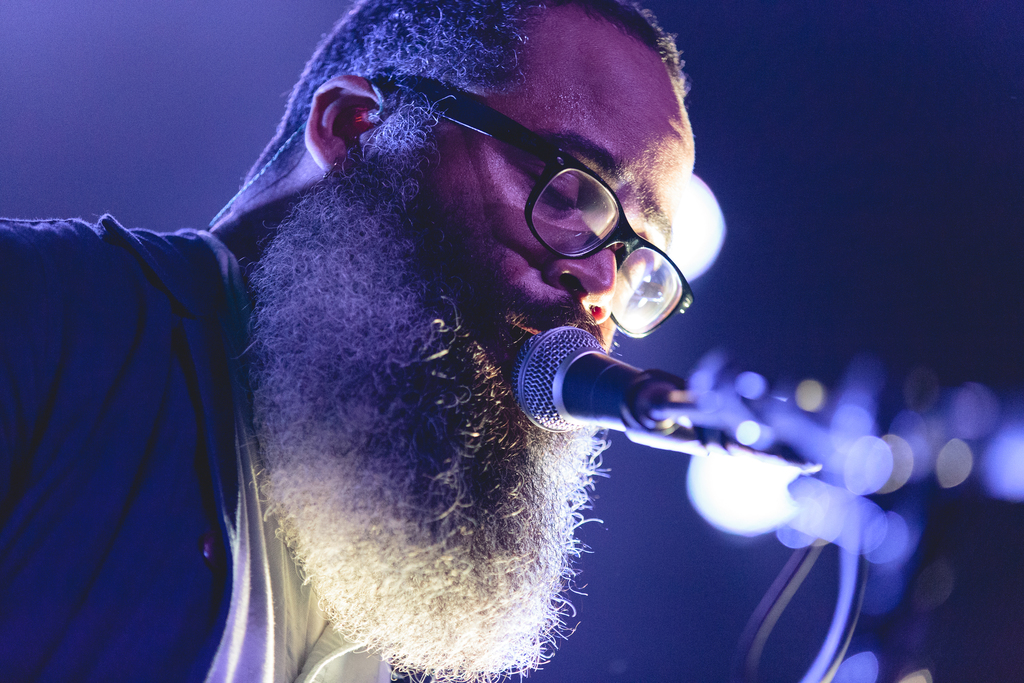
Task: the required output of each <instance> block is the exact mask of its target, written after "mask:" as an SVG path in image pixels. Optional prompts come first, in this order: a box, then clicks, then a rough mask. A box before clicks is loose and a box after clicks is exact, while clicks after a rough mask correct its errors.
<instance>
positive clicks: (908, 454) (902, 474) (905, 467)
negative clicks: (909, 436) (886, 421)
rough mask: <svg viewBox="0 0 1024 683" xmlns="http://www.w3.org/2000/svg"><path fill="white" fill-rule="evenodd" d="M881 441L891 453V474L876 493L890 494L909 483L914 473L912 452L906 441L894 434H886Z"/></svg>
mask: <svg viewBox="0 0 1024 683" xmlns="http://www.w3.org/2000/svg"><path fill="white" fill-rule="evenodd" d="M882 441H884V442H885V443H886V444H888V446H889V451H890V452H891V453H892V474H890V475H889V480H888V481H887V482H885V484H884V485H882V488H880V489H878V491H877V493H892V492H893V491H896V490H898V489H899V488H900V487H902V486H903V485H904V484H906V483H907V482H908V481H910V476H911V475H912V474H913V473H914V450H913V449H912V448H911V447H910V444H909V443H907V440H906V439H904V438H903V437H901V436H897V435H895V434H886V435H885V436H883V437H882Z"/></svg>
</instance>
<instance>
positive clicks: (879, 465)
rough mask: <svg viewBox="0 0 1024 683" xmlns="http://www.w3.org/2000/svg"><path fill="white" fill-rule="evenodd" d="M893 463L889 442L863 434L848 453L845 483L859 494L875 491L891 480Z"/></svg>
mask: <svg viewBox="0 0 1024 683" xmlns="http://www.w3.org/2000/svg"><path fill="white" fill-rule="evenodd" d="M892 463H893V457H892V451H891V450H890V449H889V444H887V443H886V442H885V441H883V440H882V439H879V438H878V437H875V436H862V437H861V438H859V439H857V440H856V441H855V442H854V443H853V445H852V446H851V447H850V450H849V452H848V453H847V454H846V462H845V463H844V464H843V483H844V484H845V485H846V488H847V489H848V490H849V491H850V492H852V493H855V494H857V495H858V496H866V495H867V494H869V493H874V492H875V491H877V490H878V489H880V488H882V486H883V485H885V483H886V482H887V481H889V475H891V474H892V469H893V465H892Z"/></svg>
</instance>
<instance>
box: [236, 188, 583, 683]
mask: <svg viewBox="0 0 1024 683" xmlns="http://www.w3.org/2000/svg"><path fill="white" fill-rule="evenodd" d="M405 190H406V192H405V194H406V195H408V194H409V192H408V190H409V186H406V188H405ZM366 192H367V188H366V187H365V186H360V182H359V181H358V180H352V179H343V180H334V181H330V182H325V183H324V184H323V187H322V188H320V189H319V190H317V191H315V192H313V193H311V194H310V195H309V196H308V197H306V198H305V199H304V200H303V202H302V203H301V204H300V205H299V206H298V207H297V208H296V210H295V212H294V214H293V216H292V217H291V218H290V220H289V221H287V222H286V223H285V224H283V225H282V226H281V228H280V231H279V233H278V235H277V236H276V237H275V238H274V240H273V242H272V244H271V245H270V247H269V249H268V251H267V252H266V254H265V255H264V256H263V258H262V259H261V265H260V267H259V271H258V273H257V274H256V276H255V277H254V287H255V290H256V294H257V301H258V306H257V310H256V318H255V323H256V325H255V333H254V355H255V358H256V363H255V366H254V372H253V385H254V396H255V415H256V425H257V430H258V435H259V439H260V443H261V446H262V449H263V457H264V460H265V463H264V464H265V467H266V473H265V477H264V481H263V482H262V490H263V493H264V495H265V496H266V497H267V499H268V501H269V502H270V505H271V507H272V508H273V509H274V511H275V513H276V514H277V515H278V517H279V519H280V520H281V527H282V532H283V534H284V538H285V540H286V542H287V543H288V545H289V547H290V548H291V549H292V552H293V553H294V555H295V558H296V560H297V563H298V565H299V567H300V569H301V571H302V572H304V576H305V577H306V578H307V580H308V581H311V582H312V584H313V587H314V588H315V590H316V592H317V593H318V595H319V597H320V599H321V605H322V607H323V608H324V609H325V611H326V613H327V616H328V617H329V619H330V620H331V622H332V624H333V625H334V627H335V629H337V630H338V631H339V632H340V633H341V634H342V635H343V636H345V637H346V638H347V639H349V640H350V641H353V642H356V643H360V644H364V645H366V646H367V647H368V648H370V649H371V650H372V651H375V652H378V653H380V654H381V655H382V657H383V658H384V659H385V660H386V661H388V662H389V663H391V664H392V666H394V667H395V668H396V669H398V670H404V671H419V672H425V673H429V674H431V675H433V676H434V677H435V678H437V679H443V680H452V681H484V680H491V679H494V678H496V677H497V676H496V675H497V674H499V673H500V672H506V673H516V672H520V671H527V670H530V669H532V668H536V666H537V665H538V664H540V663H541V662H542V661H543V659H544V658H545V657H546V656H547V655H548V654H550V646H551V644H552V642H553V640H554V639H555V638H556V637H557V636H558V635H559V634H560V632H561V630H562V627H561V618H562V615H563V613H564V612H565V610H566V609H567V608H568V603H567V602H566V601H565V598H564V597H563V593H564V592H565V590H566V588H567V586H568V583H569V582H570V580H571V578H572V576H573V570H572V566H571V560H572V558H573V557H574V556H576V555H577V554H578V552H579V546H578V542H577V541H576V540H575V539H574V533H573V532H574V529H575V528H576V527H577V526H578V525H579V523H580V521H581V520H582V512H581V511H582V510H583V509H584V508H585V507H586V505H587V503H588V493H587V492H588V489H589V487H590V485H591V481H592V475H593V473H594V471H595V466H596V463H597V458H598V455H599V453H600V451H601V448H602V443H601V442H600V441H599V440H595V436H594V434H593V433H592V432H589V431H581V432H576V433H570V434H555V433H551V432H544V431H542V430H539V429H537V428H535V427H533V426H532V425H530V424H529V423H528V422H527V421H526V419H525V418H524V417H523V415H522V413H521V411H520V410H519V409H518V407H517V406H516V405H515V402H514V399H513V397H512V395H511V391H510V389H509V386H508V383H507V381H506V380H505V378H504V376H503V375H502V371H501V367H500V366H499V363H500V362H501V361H498V360H496V359H494V358H492V357H491V355H489V352H488V351H487V349H486V345H485V344H481V342H480V339H479V337H481V336H492V337H493V336H497V337H500V336H502V335H501V334H500V333H495V334H492V333H493V332H494V329H493V328H494V325H491V324H489V323H488V329H489V330H490V332H488V333H487V335H483V334H477V333H476V332H475V331H474V329H473V325H471V324H469V322H470V321H468V320H466V319H464V318H463V317H461V316H462V313H461V312H460V301H459V299H460V298H462V299H465V298H466V291H470V290H471V289H472V288H471V287H470V288H467V289H466V290H465V291H462V290H460V291H459V292H455V291H453V290H451V289H450V288H448V287H447V286H446V282H445V280H446V279H447V278H446V277H445V276H444V275H442V274H441V273H440V271H439V270H438V269H437V268H435V267H433V266H430V265H428V264H425V263H424V260H425V259H424V257H423V255H422V249H421V248H422V246H423V239H422V238H416V237H415V236H410V231H409V223H410V220H409V218H408V214H409V211H408V210H407V209H406V208H405V207H404V206H403V205H402V202H395V201H390V202H379V201H376V202H375V201H370V202H367V201H365V196H366ZM392 196H393V195H392ZM513 298H514V297H509V299H510V300H511V299H513ZM461 308H464V309H466V310H477V309H479V308H481V307H480V306H478V305H475V304H473V303H472V302H470V303H469V304H468V305H466V306H462V307H461ZM504 315H505V317H506V318H511V317H514V314H513V313H512V312H506V314H504ZM499 317H501V316H499Z"/></svg>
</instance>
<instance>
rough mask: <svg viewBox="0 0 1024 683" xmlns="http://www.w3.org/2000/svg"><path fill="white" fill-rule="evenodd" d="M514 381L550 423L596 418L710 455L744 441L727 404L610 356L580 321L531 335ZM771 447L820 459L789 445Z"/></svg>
mask: <svg viewBox="0 0 1024 683" xmlns="http://www.w3.org/2000/svg"><path fill="white" fill-rule="evenodd" d="M512 386H513V390H514V392H515V397H516V401H517V402H518V403H519V406H520V407H521V408H522V409H523V412H525V413H526V416H527V417H528V418H529V419H530V421H531V422H532V423H533V424H535V425H537V426H538V427H541V428H543V429H547V430H550V431H556V432H561V431H569V430H572V429H578V428H580V427H582V426H586V425H592V426H597V427H602V428H604V429H613V430H616V431H620V432H625V434H626V437H627V438H629V440H630V441H633V442H635V443H639V444H643V445H646V446H651V447H654V448H660V449H663V450H671V451H678V452H682V453H690V454H693V455H706V454H707V447H708V445H710V444H717V445H718V446H719V447H722V448H723V449H726V450H732V449H733V448H734V447H739V444H738V443H737V442H736V440H735V439H734V438H733V437H734V436H735V434H734V432H735V425H733V424H732V423H733V422H735V421H736V419H735V418H733V417H731V416H730V415H728V414H727V413H728V412H729V411H722V410H715V408H714V407H711V409H710V410H709V409H708V406H705V405H701V404H700V401H699V397H698V396H697V395H695V394H694V392H691V391H690V390H689V389H688V388H687V383H686V380H684V379H682V378H681V377H676V376H674V375H671V374H669V373H667V372H662V371H660V370H640V369H639V368H635V367H633V366H632V365H629V364H628V363H624V362H622V361H620V360H618V359H615V358H612V357H611V356H609V355H607V354H606V353H605V352H604V349H603V348H602V347H601V344H600V342H598V340H597V339H596V338H595V337H594V335H592V334H590V333H589V332H586V331H585V330H581V329H579V328H577V327H556V328H553V329H550V330H548V331H546V332H542V333H540V334H537V335H534V336H533V337H531V338H530V339H528V340H527V341H526V343H525V344H523V347H522V348H521V349H520V351H519V355H518V356H517V358H516V363H515V367H514V369H513V371H512ZM744 450H746V449H744ZM748 452H753V453H760V451H749V450H748ZM763 454H764V453H763ZM765 455H771V456H774V457H776V458H781V459H783V460H786V461H788V462H790V463H791V464H795V465H798V466H800V467H801V468H808V466H810V468H811V469H817V468H818V467H819V466H818V465H816V464H814V465H811V464H810V463H808V461H807V460H805V459H804V458H802V457H800V456H799V455H797V454H796V453H795V452H794V451H793V450H792V449H790V448H782V449H781V450H780V452H778V453H766V454H765Z"/></svg>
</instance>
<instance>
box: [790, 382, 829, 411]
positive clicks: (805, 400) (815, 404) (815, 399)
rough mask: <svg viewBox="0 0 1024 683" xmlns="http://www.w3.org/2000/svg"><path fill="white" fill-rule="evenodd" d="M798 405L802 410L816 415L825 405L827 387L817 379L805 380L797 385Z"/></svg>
mask: <svg viewBox="0 0 1024 683" xmlns="http://www.w3.org/2000/svg"><path fill="white" fill-rule="evenodd" d="M796 404H797V405H798V406H800V409H801V410H806V411H807V412H808V413H816V412H818V411H819V410H821V407H822V406H823V405H825V387H824V385H822V383H821V382H819V381H818V380H816V379H805V380H804V381H803V382H800V384H798V385H796Z"/></svg>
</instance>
